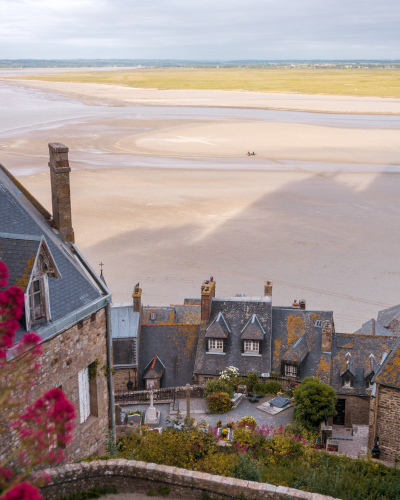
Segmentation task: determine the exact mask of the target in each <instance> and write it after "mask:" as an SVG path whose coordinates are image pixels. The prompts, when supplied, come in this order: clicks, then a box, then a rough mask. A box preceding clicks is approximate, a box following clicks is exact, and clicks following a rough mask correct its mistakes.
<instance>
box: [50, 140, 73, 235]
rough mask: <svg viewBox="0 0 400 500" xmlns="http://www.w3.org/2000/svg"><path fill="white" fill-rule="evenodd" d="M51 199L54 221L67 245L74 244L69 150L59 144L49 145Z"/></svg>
mask: <svg viewBox="0 0 400 500" xmlns="http://www.w3.org/2000/svg"><path fill="white" fill-rule="evenodd" d="M49 154H50V162H49V167H50V179H51V198H52V202H53V219H54V223H55V225H56V227H57V229H58V230H59V231H60V233H61V237H62V239H63V241H65V243H74V242H75V236H74V230H73V229H72V217H71V192H70V186H69V173H70V172H71V169H70V166H69V162H68V148H67V147H66V146H64V144H61V143H59V142H52V143H50V144H49Z"/></svg>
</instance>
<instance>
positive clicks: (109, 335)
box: [106, 296, 115, 439]
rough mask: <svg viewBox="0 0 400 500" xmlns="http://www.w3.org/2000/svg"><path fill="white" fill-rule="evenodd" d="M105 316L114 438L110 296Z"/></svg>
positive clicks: (111, 422) (111, 421) (113, 432)
mask: <svg viewBox="0 0 400 500" xmlns="http://www.w3.org/2000/svg"><path fill="white" fill-rule="evenodd" d="M106 300H107V303H106V316H107V363H108V390H109V394H110V397H109V400H110V424H111V432H112V435H113V439H115V418H114V388H113V379H112V366H113V365H112V354H111V342H112V340H111V297H110V296H109V297H107V298H106Z"/></svg>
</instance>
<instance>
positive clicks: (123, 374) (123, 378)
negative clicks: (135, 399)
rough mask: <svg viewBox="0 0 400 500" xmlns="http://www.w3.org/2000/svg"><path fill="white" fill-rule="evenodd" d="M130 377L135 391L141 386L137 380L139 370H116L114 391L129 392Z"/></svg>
mask: <svg viewBox="0 0 400 500" xmlns="http://www.w3.org/2000/svg"><path fill="white" fill-rule="evenodd" d="M129 375H130V377H131V380H132V382H133V390H134V391H135V390H136V389H137V388H138V387H139V385H138V380H137V368H114V375H113V385H114V391H127V390H128V389H127V387H126V384H127V383H128V381H129Z"/></svg>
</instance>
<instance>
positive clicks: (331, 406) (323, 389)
mask: <svg viewBox="0 0 400 500" xmlns="http://www.w3.org/2000/svg"><path fill="white" fill-rule="evenodd" d="M293 397H294V418H295V420H297V421H298V422H300V423H302V424H303V425H304V426H306V427H308V428H315V427H317V426H318V425H319V424H320V423H321V422H322V421H323V419H324V410H325V412H326V415H327V416H328V417H330V416H334V415H336V391H335V389H333V388H332V387H331V386H330V385H327V384H324V383H323V382H321V381H320V380H319V379H318V378H315V377H306V378H305V379H304V380H303V381H302V382H301V384H300V385H298V386H297V387H296V388H295V389H294V391H293Z"/></svg>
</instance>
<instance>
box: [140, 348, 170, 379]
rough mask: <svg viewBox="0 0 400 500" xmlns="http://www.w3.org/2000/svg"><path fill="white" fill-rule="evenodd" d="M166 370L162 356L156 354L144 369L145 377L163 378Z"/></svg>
mask: <svg viewBox="0 0 400 500" xmlns="http://www.w3.org/2000/svg"><path fill="white" fill-rule="evenodd" d="M164 371H165V366H164V364H163V362H162V361H161V360H160V358H159V357H158V356H157V354H155V356H154V358H153V359H152V360H151V361H150V363H149V364H148V365H147V367H146V368H145V370H144V373H143V378H144V379H161V377H162V376H163V373H164Z"/></svg>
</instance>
